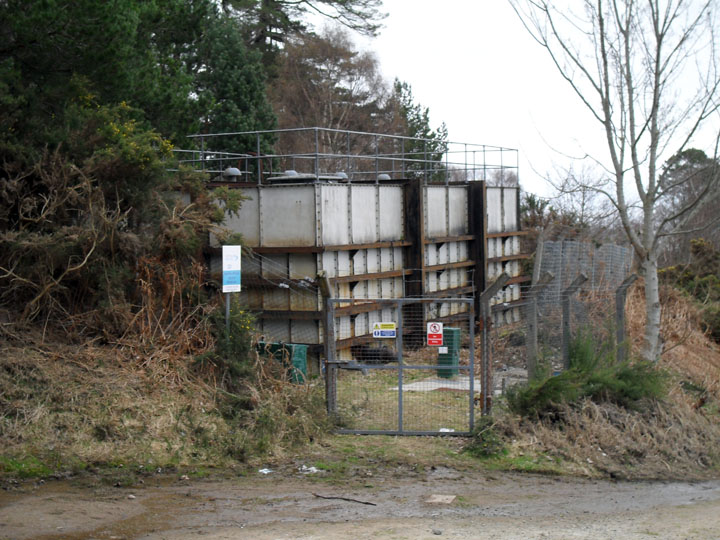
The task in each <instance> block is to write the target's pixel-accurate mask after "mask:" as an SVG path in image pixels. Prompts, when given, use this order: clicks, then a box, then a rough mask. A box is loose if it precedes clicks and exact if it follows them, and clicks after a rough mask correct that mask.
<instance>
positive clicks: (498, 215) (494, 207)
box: [485, 187, 503, 233]
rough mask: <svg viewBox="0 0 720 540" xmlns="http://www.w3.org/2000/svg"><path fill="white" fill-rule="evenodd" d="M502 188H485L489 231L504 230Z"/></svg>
mask: <svg viewBox="0 0 720 540" xmlns="http://www.w3.org/2000/svg"><path fill="white" fill-rule="evenodd" d="M501 190H502V188H498V187H489V188H487V189H486V190H485V198H486V200H487V223H488V225H487V227H488V229H487V232H489V233H498V232H503V228H502V226H503V222H502V204H501V200H500V197H501Z"/></svg>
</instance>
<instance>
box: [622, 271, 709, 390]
mask: <svg viewBox="0 0 720 540" xmlns="http://www.w3.org/2000/svg"><path fill="white" fill-rule="evenodd" d="M660 301H661V304H662V319H661V335H662V339H663V341H664V353H663V355H662V358H661V360H660V365H661V366H663V367H666V368H668V369H669V370H671V371H672V372H674V373H675V374H676V375H677V376H678V377H679V378H681V379H687V380H689V381H690V382H692V383H693V384H695V385H697V386H698V387H701V388H704V389H706V390H707V392H708V394H709V395H710V396H712V397H713V399H715V400H720V345H718V344H717V343H714V342H713V341H711V340H710V339H708V337H707V336H706V335H705V334H704V333H703V332H702V331H701V330H700V313H699V312H698V310H697V308H695V307H694V306H693V304H692V303H691V302H690V300H688V299H687V298H686V297H685V296H684V295H683V294H682V293H680V292H678V291H677V290H675V289H672V288H664V289H663V290H662V294H661V300H660ZM626 319H627V321H628V327H629V328H628V335H629V336H630V340H631V346H632V350H633V351H634V352H635V353H636V354H639V353H640V351H641V350H642V344H643V330H644V326H645V300H644V297H643V289H642V282H640V283H639V284H636V285H635V286H634V287H633V288H632V289H631V290H630V294H628V300H627V305H626Z"/></svg>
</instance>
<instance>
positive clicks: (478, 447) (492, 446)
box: [465, 416, 507, 457]
mask: <svg viewBox="0 0 720 540" xmlns="http://www.w3.org/2000/svg"><path fill="white" fill-rule="evenodd" d="M470 437H471V439H470V443H469V444H468V445H467V446H466V447H465V451H466V452H468V453H469V454H471V455H473V456H475V457H493V456H498V455H501V454H506V453H507V449H506V448H505V443H503V440H502V438H501V437H500V435H498V433H497V431H496V430H495V422H494V421H493V419H492V418H491V417H489V416H483V417H481V418H480V420H478V422H477V423H476V424H475V428H474V429H473V432H472V435H471V436H470Z"/></svg>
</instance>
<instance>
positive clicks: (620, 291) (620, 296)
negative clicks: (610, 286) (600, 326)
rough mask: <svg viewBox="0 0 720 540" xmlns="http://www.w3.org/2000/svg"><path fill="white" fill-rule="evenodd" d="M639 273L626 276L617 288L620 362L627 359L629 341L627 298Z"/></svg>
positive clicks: (617, 326)
mask: <svg viewBox="0 0 720 540" xmlns="http://www.w3.org/2000/svg"><path fill="white" fill-rule="evenodd" d="M637 278H638V277H637V274H632V275H630V276H628V277H626V278H625V281H623V282H622V283H621V284H620V286H619V287H618V288H617V289H616V290H615V325H616V332H617V342H616V346H617V361H618V363H620V362H623V361H624V360H625V352H626V350H627V348H628V347H627V343H625V298H626V296H627V290H628V289H629V288H630V285H632V284H633V283H635V280H636V279H637Z"/></svg>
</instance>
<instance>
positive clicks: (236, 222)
mask: <svg viewBox="0 0 720 540" xmlns="http://www.w3.org/2000/svg"><path fill="white" fill-rule="evenodd" d="M242 194H243V196H244V197H247V200H244V201H243V202H242V205H241V206H240V210H239V212H238V214H237V215H230V214H226V215H225V227H227V228H228V229H230V230H231V231H233V232H239V233H242V235H243V238H244V239H245V242H246V243H247V245H248V246H259V245H260V207H259V203H258V188H245V189H243V190H242Z"/></svg>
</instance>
